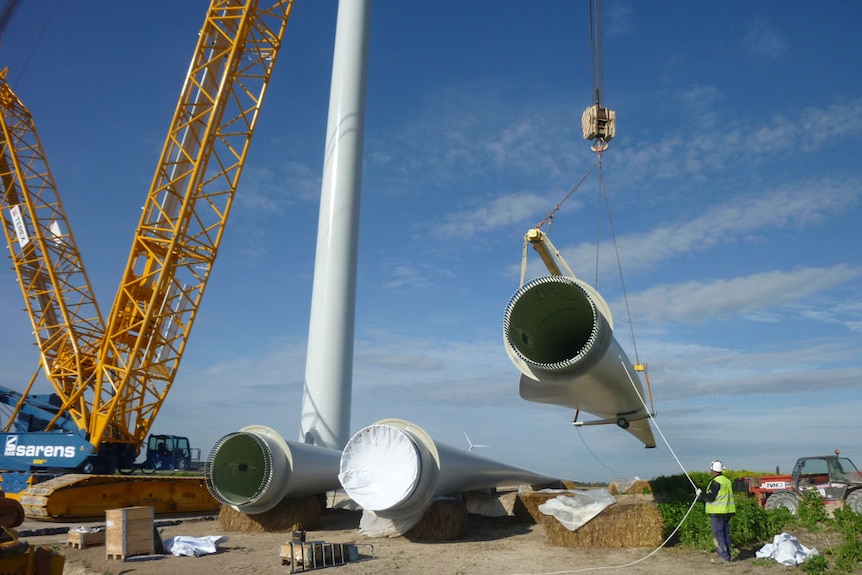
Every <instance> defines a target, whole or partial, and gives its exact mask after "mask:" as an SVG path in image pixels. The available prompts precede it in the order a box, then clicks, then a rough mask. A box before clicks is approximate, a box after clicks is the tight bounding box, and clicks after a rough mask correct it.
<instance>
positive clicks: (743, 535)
mask: <svg viewBox="0 0 862 575" xmlns="http://www.w3.org/2000/svg"><path fill="white" fill-rule="evenodd" d="M725 475H727V476H728V477H729V478H731V477H734V478H735V477H741V476H753V475H758V474H756V473H751V472H747V471H746V472H741V473H740V472H736V473H734V472H726V473H725ZM691 478H692V481H694V483H695V484H696V485H697V486H698V487H699V488H700V489H705V488H706V485H707V483H709V480H710V478H711V474H709V473H704V472H693V473H691ZM650 483H651V485H652V487H653V492H654V495H655V500H656V503H657V504H658V508H659V511H660V512H661V515H662V519H663V521H664V528H665V536H668V535H670V534H671V533H672V532H673V531H674V529H677V527H678V530H677V531H676V536H675V538H674V539H673V540H672V541H671V543H672V544H678V545H681V546H684V547H690V548H692V549H699V550H703V551H712V550H713V549H714V546H713V542H712V530H711V528H710V524H709V517H707V516H706V512H705V511H704V502H703V501H702V500H701V501H698V502H695V503H694V504H692V503H693V501H694V488H693V487H692V485H691V482H690V481H689V479H688V477H686V476H685V475H673V476H670V477H665V476H661V477H657V478H655V479H653V480H651V481H650ZM734 497H735V499H736V515H735V516H734V518H733V519H731V521H730V538H731V540H732V541H733V544H734V546H735V547H736V546H738V547H741V548H748V549H754V548H760V547H762V546H763V545H764V544H765V543H769V542H771V541H772V539H773V538H774V537H775V535H778V534H779V533H782V532H785V531H786V532H791V531H794V530H796V529H800V528H802V529H807V530H809V531H824V530H825V531H828V532H830V533H835V534H837V535H838V536H839V540H840V543H839V544H838V545H837V546H834V547H830V548H829V549H818V551H819V552H820V553H821V555H817V556H813V557H811V558H809V559H808V560H807V561H806V562H805V563H803V564H802V565H801V566H800V568H801V569H802V571H803V572H804V573H807V574H809V575H819V574H821V573H856V572H857V568H858V567H859V564H860V563H862V515H860V514H858V513H853V512H852V511H850V510H849V509H843V508H839V509H836V510H835V512H834V513H833V517H832V518H831V519H830V518H829V515H828V513H827V510H826V506H825V505H823V500H822V498H821V497H820V495H819V494H818V493H817V492H816V491H814V490H812V491H809V492H806V493H805V494H804V495H803V497H802V501H801V502H800V505H799V513H798V514H797V515H792V514H791V513H790V511H789V510H787V509H785V508H780V509H770V510H765V509H762V508H761V507H760V505H758V504H757V501H756V500H755V499H754V498H753V497H750V496H749V495H747V494H745V493H736V494H734ZM680 523H681V525H680Z"/></svg>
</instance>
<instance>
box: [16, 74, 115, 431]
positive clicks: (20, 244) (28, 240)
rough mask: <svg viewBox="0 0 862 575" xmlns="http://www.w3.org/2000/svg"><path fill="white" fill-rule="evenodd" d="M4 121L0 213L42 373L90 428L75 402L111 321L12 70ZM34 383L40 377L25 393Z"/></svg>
mask: <svg viewBox="0 0 862 575" xmlns="http://www.w3.org/2000/svg"><path fill="white" fill-rule="evenodd" d="M0 116H2V130H3V139H2V140H0V181H2V185H3V195H2V199H0V213H2V215H3V224H4V225H3V230H4V232H5V236H6V244H7V245H8V246H9V251H10V257H11V259H12V266H13V268H14V269H15V272H16V274H17V276H18V283H19V286H20V288H21V292H22V294H23V296H24V303H25V306H26V309H27V312H28V316H29V317H30V321H31V322H32V327H33V335H34V336H35V338H36V343H37V345H38V348H39V352H40V362H39V365H40V368H41V369H43V370H44V373H45V376H46V377H47V379H48V380H49V381H50V382H51V383H52V384H53V386H54V388H55V390H56V392H57V394H58V395H59V397H60V398H61V400H62V401H63V403H64V405H65V410H64V411H65V412H66V413H67V415H68V416H69V417H71V418H72V419H73V420H74V422H75V424H76V425H77V427H78V428H85V427H86V425H87V422H88V420H89V410H88V408H87V406H86V405H84V404H83V403H82V402H80V401H74V400H73V399H74V398H75V397H76V389H77V388H79V387H80V386H81V383H82V382H83V384H84V385H87V384H88V383H92V382H93V374H94V364H95V358H96V354H97V351H98V347H99V345H100V344H101V341H102V336H103V335H104V322H103V320H102V315H101V313H100V311H99V307H98V305H97V303H96V299H95V297H94V296H93V289H92V286H91V285H90V280H89V279H88V277H87V274H86V272H85V270H84V266H83V264H82V262H81V256H80V253H79V251H78V247H77V244H76V242H75V238H74V236H73V235H72V230H71V228H70V227H69V220H68V218H67V217H66V212H65V210H64V208H63V203H62V202H61V201H60V196H59V195H58V193H57V187H56V184H55V182H54V178H53V176H52V175H51V170H50V168H49V166H48V161H47V159H46V158H45V153H44V150H43V149H42V143H41V141H40V140H39V135H38V133H37V132H36V126H35V123H34V122H33V118H32V116H31V115H30V112H29V111H28V110H27V108H26V107H25V106H24V104H23V103H22V102H21V100H19V99H18V97H17V96H16V95H15V93H14V92H13V91H12V89H11V88H10V87H9V84H8V83H7V82H6V70H3V72H2V73H0ZM37 373H38V369H37ZM35 379H36V374H34V377H33V378H32V379H31V380H30V383H29V384H28V386H27V388H26V390H25V391H24V395H27V394H28V393H29V392H30V388H31V387H32V385H33V382H34V381H35ZM18 411H19V410H18V409H16V410H15V411H14V412H13V413H12V415H11V417H10V423H11V421H12V420H14V419H15V417H16V416H17V414H18ZM52 424H53V422H52Z"/></svg>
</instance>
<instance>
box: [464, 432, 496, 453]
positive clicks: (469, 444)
mask: <svg viewBox="0 0 862 575" xmlns="http://www.w3.org/2000/svg"><path fill="white" fill-rule="evenodd" d="M464 437H465V438H466V439H467V446H468V447H467V451H473V448H474V447H490V446H489V445H480V444H478V443H473V442H472V441H470V436H468V435H467V432H466V431H465V432H464Z"/></svg>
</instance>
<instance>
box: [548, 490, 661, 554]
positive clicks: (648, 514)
mask: <svg viewBox="0 0 862 575" xmlns="http://www.w3.org/2000/svg"><path fill="white" fill-rule="evenodd" d="M540 513H541V512H540ZM542 524H543V525H544V527H545V535H546V537H547V540H548V544H549V545H553V546H555V547H580V548H620V547H657V546H658V545H660V544H661V542H662V540H663V536H664V523H663V521H662V516H661V512H660V511H659V510H658V507H657V506H656V504H655V502H654V501H653V500H652V498H651V497H649V496H646V495H632V496H626V495H623V496H620V497H619V498H618V499H617V502H616V503H614V504H613V505H610V506H608V507H607V508H605V509H604V510H603V511H602V512H601V513H599V514H598V515H597V516H596V517H594V518H593V519H591V520H590V521H588V522H587V523H585V524H584V525H582V526H581V527H579V528H578V529H576V530H575V531H569V530H568V529H566V527H564V526H563V524H562V523H560V522H559V521H557V520H556V519H555V518H554V517H552V516H550V515H544V514H543V517H542Z"/></svg>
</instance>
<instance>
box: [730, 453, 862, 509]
mask: <svg viewBox="0 0 862 575" xmlns="http://www.w3.org/2000/svg"><path fill="white" fill-rule="evenodd" d="M734 488H735V489H736V490H737V491H744V492H747V493H750V494H751V495H752V496H754V497H755V498H756V499H757V502H758V503H759V504H760V506H761V507H764V508H765V509H778V508H779V507H785V508H787V509H789V510H790V512H791V513H793V514H794V515H795V514H796V512H797V511H799V502H800V500H801V497H802V494H803V493H805V492H807V491H810V490H812V489H816V490H817V492H818V493H819V494H820V496H821V497H822V498H823V502H824V504H825V505H826V507H827V508H828V509H829V510H832V509H834V508H836V507H841V506H844V507H847V508H848V509H850V510H851V511H853V512H854V513H861V514H862V475H860V473H859V470H858V469H856V466H855V465H853V462H852V461H850V459H848V458H847V457H841V455H840V451H838V450H835V455H821V456H816V457H800V458H799V459H798V460H797V461H796V465H794V466H793V473H792V474H791V475H764V476H761V477H742V478H739V479H738V480H737V482H736V484H735V486H734Z"/></svg>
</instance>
